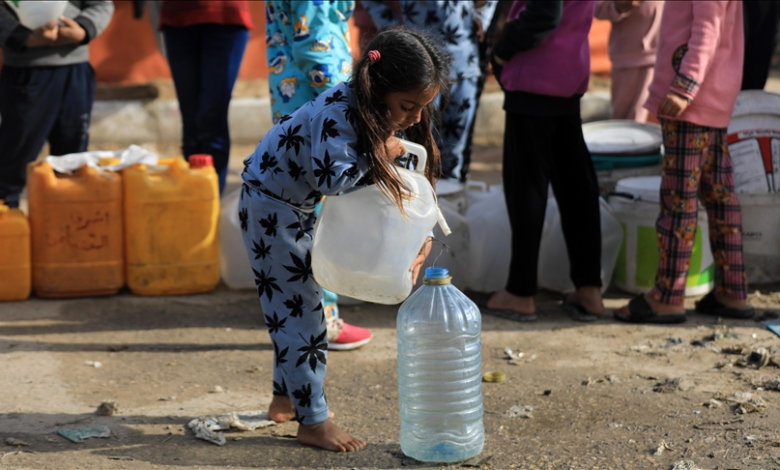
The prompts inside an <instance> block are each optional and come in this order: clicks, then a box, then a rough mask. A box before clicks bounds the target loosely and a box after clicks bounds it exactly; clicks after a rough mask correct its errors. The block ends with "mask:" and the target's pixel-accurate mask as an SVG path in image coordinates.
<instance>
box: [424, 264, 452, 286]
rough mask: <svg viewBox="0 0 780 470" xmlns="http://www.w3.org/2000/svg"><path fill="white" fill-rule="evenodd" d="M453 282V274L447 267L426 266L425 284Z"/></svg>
mask: <svg viewBox="0 0 780 470" xmlns="http://www.w3.org/2000/svg"><path fill="white" fill-rule="evenodd" d="M450 282H452V276H450V272H449V271H448V270H447V268H425V277H424V278H423V284H429V285H443V284H449V283H450Z"/></svg>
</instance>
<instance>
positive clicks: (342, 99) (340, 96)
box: [325, 90, 347, 105]
mask: <svg viewBox="0 0 780 470" xmlns="http://www.w3.org/2000/svg"><path fill="white" fill-rule="evenodd" d="M346 102H347V97H346V96H344V93H343V92H342V91H341V90H336V91H335V92H334V93H333V94H332V95H330V96H328V97H327V98H325V104H326V105H330V104H333V103H346Z"/></svg>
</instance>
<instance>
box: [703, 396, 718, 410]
mask: <svg viewBox="0 0 780 470" xmlns="http://www.w3.org/2000/svg"><path fill="white" fill-rule="evenodd" d="M701 406H704V407H707V408H709V409H711V410H714V409H717V408H720V407H721V406H723V402H722V401H720V400H716V399H714V398H710V399H709V400H707V401H705V402H704V403H702V404H701Z"/></svg>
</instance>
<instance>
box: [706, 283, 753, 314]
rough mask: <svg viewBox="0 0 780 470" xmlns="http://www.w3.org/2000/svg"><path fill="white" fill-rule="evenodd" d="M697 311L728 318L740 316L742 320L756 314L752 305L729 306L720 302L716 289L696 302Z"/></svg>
mask: <svg viewBox="0 0 780 470" xmlns="http://www.w3.org/2000/svg"><path fill="white" fill-rule="evenodd" d="M696 311H697V312H699V313H704V314H707V315H717V316H719V317H726V318H739V319H742V320H745V319H748V318H753V315H755V314H756V309H755V308H754V307H753V306H752V305H748V306H747V307H742V308H734V307H727V306H725V305H723V304H722V303H720V301H719V300H718V298H717V297H715V291H714V290H713V291H710V293H709V294H707V295H705V296H704V297H702V298H701V300H699V301H698V302H696Z"/></svg>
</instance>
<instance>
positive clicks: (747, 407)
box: [728, 392, 767, 415]
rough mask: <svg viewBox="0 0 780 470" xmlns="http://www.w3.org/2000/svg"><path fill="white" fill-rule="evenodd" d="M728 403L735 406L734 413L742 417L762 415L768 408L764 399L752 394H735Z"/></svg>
mask: <svg viewBox="0 0 780 470" xmlns="http://www.w3.org/2000/svg"><path fill="white" fill-rule="evenodd" d="M728 401H729V403H731V404H732V405H733V408H732V411H734V413H736V414H740V415H744V414H748V413H762V412H764V411H766V407H767V405H766V402H765V401H764V399H763V398H761V397H760V396H758V395H756V394H754V393H750V392H739V393H735V394H734V396H733V397H731V398H729V399H728Z"/></svg>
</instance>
